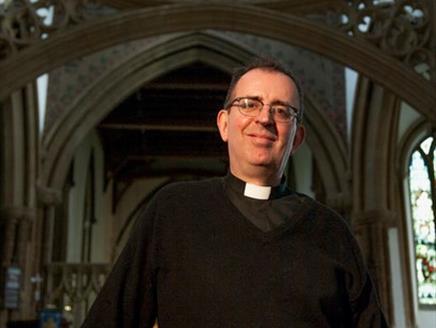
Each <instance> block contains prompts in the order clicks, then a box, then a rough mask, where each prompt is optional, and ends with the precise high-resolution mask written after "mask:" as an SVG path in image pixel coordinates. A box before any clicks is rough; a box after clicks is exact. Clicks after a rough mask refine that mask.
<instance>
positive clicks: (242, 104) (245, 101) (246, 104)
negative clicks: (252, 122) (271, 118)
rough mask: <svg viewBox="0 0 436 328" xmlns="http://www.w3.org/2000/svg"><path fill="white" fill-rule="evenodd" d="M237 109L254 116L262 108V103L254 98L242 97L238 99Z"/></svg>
mask: <svg viewBox="0 0 436 328" xmlns="http://www.w3.org/2000/svg"><path fill="white" fill-rule="evenodd" d="M239 109H240V111H241V112H242V114H245V115H249V116H256V115H257V114H258V113H259V111H260V110H261V109H262V103H261V102H260V101H259V100H256V99H251V98H242V99H240V100H239Z"/></svg>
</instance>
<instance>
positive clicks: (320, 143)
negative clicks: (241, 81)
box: [42, 33, 347, 197]
mask: <svg viewBox="0 0 436 328" xmlns="http://www.w3.org/2000/svg"><path fill="white" fill-rule="evenodd" d="M251 56H252V54H251V53H249V52H248V51H246V50H243V49H241V48H239V47H237V46H235V45H234V44H233V43H229V42H227V41H223V40H221V39H219V38H217V37H214V36H210V35H206V34H202V33H195V34H189V35H187V36H182V37H179V38H175V39H173V40H170V41H168V42H165V43H163V44H161V45H158V46H156V47H154V48H152V49H149V50H146V51H145V52H143V53H141V54H139V55H137V56H136V57H134V58H132V59H131V60H130V61H128V62H126V63H124V64H123V65H121V66H119V67H117V68H115V69H114V70H113V71H111V72H109V73H108V74H107V75H106V76H104V77H102V78H101V81H100V82H99V83H96V84H95V85H94V87H93V88H92V89H90V90H88V92H87V93H86V94H85V95H84V96H83V97H82V98H81V99H80V100H79V101H78V102H77V103H76V104H75V105H74V106H73V107H72V108H70V110H69V111H68V114H67V115H66V116H65V117H64V118H63V119H62V121H60V122H58V123H57V124H55V125H54V127H53V129H52V130H51V131H49V133H47V135H46V136H45V138H44V140H43V148H44V152H45V153H46V157H45V161H44V165H43V170H44V173H45V174H44V175H43V176H44V177H45V179H46V180H44V181H42V182H43V184H46V185H48V186H50V187H51V188H54V189H57V190H60V189H61V188H62V185H63V183H64V180H65V177H66V175H67V172H68V167H69V163H70V161H71V159H72V156H73V153H74V151H75V149H76V147H77V146H78V145H79V143H80V142H81V140H82V139H83V138H84V137H85V136H86V134H87V133H88V132H89V130H90V129H92V127H93V126H95V125H96V124H97V123H98V122H99V121H100V120H101V119H102V118H103V117H104V116H105V115H106V114H107V113H109V112H110V110H112V109H113V106H114V105H115V104H117V103H119V102H120V101H122V99H124V98H125V97H127V96H128V95H129V94H131V93H132V92H133V91H135V90H136V89H137V88H138V87H139V86H140V85H142V84H143V83H145V82H147V81H150V80H152V79H154V78H156V77H158V76H159V75H161V74H164V73H166V72H168V71H171V70H173V69H176V68H178V67H182V66H185V65H187V64H190V63H192V62H194V61H198V60H200V61H203V62H205V63H207V64H210V65H212V66H214V67H218V68H220V69H222V70H224V71H226V72H229V73H231V70H232V69H233V68H234V67H235V65H238V64H240V63H241V62H243V61H245V60H247V59H248V58H250V57H251ZM305 102H306V108H307V109H306V114H305V115H306V124H307V127H308V130H309V133H308V134H309V137H308V144H309V147H310V148H311V149H312V151H313V154H314V156H315V159H316V161H317V163H319V169H320V172H321V176H322V179H323V183H324V185H325V186H328V188H327V190H326V191H327V193H328V194H329V195H335V196H334V197H337V195H339V194H341V193H346V192H347V186H346V179H344V177H343V174H342V173H343V172H344V171H346V170H347V163H346V150H345V145H344V144H343V140H342V139H341V137H340V136H339V134H338V132H337V131H336V130H335V128H334V127H333V124H332V123H331V122H330V121H329V119H328V118H327V117H326V115H325V114H324V113H323V112H322V111H321V110H320V109H319V108H318V107H317V106H316V104H315V103H314V101H313V100H311V97H310V95H307V94H306V101H305Z"/></svg>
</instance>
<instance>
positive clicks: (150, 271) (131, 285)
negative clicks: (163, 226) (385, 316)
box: [82, 201, 156, 328]
mask: <svg viewBox="0 0 436 328" xmlns="http://www.w3.org/2000/svg"><path fill="white" fill-rule="evenodd" d="M155 217H156V204H155V202H153V201H152V203H151V204H150V205H149V206H148V208H147V210H146V211H145V213H144V214H143V215H142V216H141V217H139V218H138V220H137V222H136V223H135V225H134V227H133V228H132V233H131V235H130V239H129V240H128V242H127V244H126V246H125V248H124V249H123V251H122V253H121V255H120V256H119V258H118V260H117V261H116V263H115V265H114V267H113V269H112V272H111V273H110V274H109V275H108V277H107V280H106V282H105V284H104V286H103V288H102V290H101V291H100V293H99V294H98V296H97V298H96V300H95V302H94V304H93V305H92V307H91V309H90V311H89V313H88V315H87V317H86V319H85V322H84V323H83V325H82V328H94V327H98V328H101V327H105V328H111V327H114V328H115V327H117V328H122V327H129V328H130V327H132V328H133V327H147V328H148V327H150V328H151V327H153V324H154V322H155V319H156V290H155V286H156V284H155V277H156V273H155V271H156V269H155V263H154V259H155V258H156V257H155V248H156V245H155V237H154V235H155Z"/></svg>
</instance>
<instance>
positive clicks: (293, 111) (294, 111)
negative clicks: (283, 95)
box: [226, 97, 300, 123]
mask: <svg viewBox="0 0 436 328" xmlns="http://www.w3.org/2000/svg"><path fill="white" fill-rule="evenodd" d="M243 99H249V100H254V101H257V102H259V103H260V104H261V105H262V107H261V108H260V109H259V111H258V112H257V113H256V115H249V114H247V113H245V112H243V111H242V107H241V105H240V104H236V102H239V101H241V100H243ZM265 105H268V106H269V112H270V113H273V114H274V110H273V108H274V106H275V105H271V104H266V103H264V102H263V101H262V100H261V99H259V98H256V97H236V98H235V99H233V100H232V101H231V102H230V104H229V105H228V106H226V109H229V108H231V107H233V106H235V107H238V110H239V112H240V113H241V114H242V115H244V116H247V117H256V116H258V115H259V114H260V111H261V110H262V109H263V108H264V107H265ZM277 105H280V106H285V107H286V108H287V109H288V110H289V113H290V114H291V116H290V118H289V120H286V121H283V120H277V119H275V118H274V121H276V122H280V123H291V122H292V120H293V119H296V120H297V122H299V121H300V114H299V113H300V111H299V110H298V108H296V107H294V106H292V105H290V104H286V103H280V104H277Z"/></svg>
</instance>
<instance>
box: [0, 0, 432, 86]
mask: <svg viewBox="0 0 436 328" xmlns="http://www.w3.org/2000/svg"><path fill="white" fill-rule="evenodd" d="M102 2H105V1H96V0H60V1H55V0H39V1H30V0H12V1H11V0H10V1H6V2H5V4H3V6H2V7H0V26H1V29H0V61H3V60H6V59H8V58H9V57H11V56H14V55H15V54H16V53H18V52H20V51H22V50H23V49H24V48H27V47H31V46H32V45H34V44H35V43H38V42H43V40H44V39H46V38H50V36H51V35H52V34H53V33H61V32H62V31H65V30H67V29H70V28H72V27H73V26H75V25H79V24H81V23H82V22H84V21H90V20H94V19H96V18H98V16H102V15H111V14H112V15H113V14H116V13H118V12H119V11H118V10H111V9H109V8H108V7H104V6H103V4H102ZM223 2H226V1H223ZM281 2H283V1H276V2H275V5H276V6H277V5H279V4H280V3H281ZM318 2H319V5H318V6H314V1H311V6H308V7H307V8H308V10H304V7H301V4H300V5H298V6H297V4H296V3H297V2H296V1H294V2H293V3H294V6H295V14H296V15H299V16H305V17H306V18H308V19H316V20H317V21H318V22H320V21H324V23H326V24H328V25H329V26H330V27H332V28H334V29H339V30H340V31H343V32H344V33H347V34H348V35H350V36H351V37H354V38H358V39H364V40H366V41H367V42H369V43H370V44H372V45H373V46H376V47H377V48H378V49H379V50H380V51H382V52H383V53H385V54H387V55H389V56H391V57H394V58H395V59H397V60H399V61H401V62H403V63H404V65H406V66H408V67H410V68H412V69H414V70H415V71H416V72H417V73H418V74H420V75H421V76H423V77H424V78H425V79H427V80H431V81H433V82H435V80H436V55H435V40H432V35H434V33H432V32H433V31H432V30H433V28H434V27H433V26H432V21H433V19H434V17H432V16H434V14H432V12H433V9H435V8H432V7H433V6H432V3H431V1H429V0H347V1H318ZM109 3H110V2H109ZM165 3H168V1H166V2H164V1H162V4H165ZM172 3H187V1H172ZM154 4H155V5H159V1H155V2H154ZM251 5H254V6H264V5H265V3H264V2H263V1H252V3H251ZM145 6H146V2H144V7H145ZM289 7H290V8H289ZM53 8H55V11H56V15H55V16H56V18H55V19H54V20H52V21H48V20H47V16H49V12H50V10H53ZM302 8H303V9H302ZM287 11H288V12H289V11H292V4H291V5H288V9H287ZM433 38H434V36H433Z"/></svg>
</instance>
